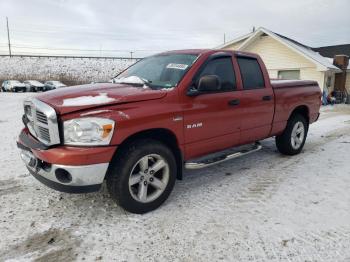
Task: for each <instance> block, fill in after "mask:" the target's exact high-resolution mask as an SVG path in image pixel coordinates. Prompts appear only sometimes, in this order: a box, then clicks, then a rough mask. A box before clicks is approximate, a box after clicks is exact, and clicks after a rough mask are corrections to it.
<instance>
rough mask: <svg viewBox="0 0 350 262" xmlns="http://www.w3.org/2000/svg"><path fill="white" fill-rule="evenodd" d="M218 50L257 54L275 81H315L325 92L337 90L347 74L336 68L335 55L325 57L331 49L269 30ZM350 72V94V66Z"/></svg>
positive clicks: (348, 85) (349, 83) (348, 84)
mask: <svg viewBox="0 0 350 262" xmlns="http://www.w3.org/2000/svg"><path fill="white" fill-rule="evenodd" d="M345 46H346V47H347V48H348V49H349V48H350V45H345ZM218 48H219V49H231V50H242V51H247V52H254V53H257V54H259V55H260V56H261V57H262V59H263V60H264V62H265V64H266V67H267V69H268V72H269V74H270V77H271V78H279V79H309V80H315V81H317V82H318V84H319V86H320V87H321V89H323V88H324V87H325V86H327V87H328V88H329V89H330V90H333V89H334V86H335V84H336V83H335V79H336V77H335V76H336V74H338V73H339V74H341V73H342V72H343V71H342V70H341V69H340V68H339V67H337V66H335V65H334V64H333V56H334V55H333V56H332V57H326V56H324V55H322V54H321V53H324V51H327V50H328V49H327V50H322V51H321V50H319V49H322V48H311V47H309V46H306V45H303V44H301V43H299V42H297V41H295V40H293V39H290V38H288V37H285V36H283V35H280V34H277V33H275V32H272V31H270V30H268V29H266V28H259V29H257V30H256V31H254V32H252V33H250V34H247V35H244V36H241V37H239V38H236V39H234V40H232V41H230V42H228V43H226V44H224V45H221V46H219V47H218ZM324 48H326V47H324ZM328 51H330V50H328ZM330 53H331V52H330ZM338 55H349V54H341V53H340V54H338ZM345 57H346V56H345ZM347 59H348V58H347ZM347 69H348V70H347V71H348V72H349V73H348V74H347V75H346V76H345V77H346V80H347V81H346V88H347V92H348V93H349V94H350V65H349V67H348V68H347ZM345 71H346V70H345ZM345 73H346V72H345ZM337 79H338V78H337Z"/></svg>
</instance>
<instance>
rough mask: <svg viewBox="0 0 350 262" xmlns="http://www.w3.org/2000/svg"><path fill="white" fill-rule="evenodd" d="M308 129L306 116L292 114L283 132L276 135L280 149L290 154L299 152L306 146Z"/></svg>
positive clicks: (281, 151)
mask: <svg viewBox="0 0 350 262" xmlns="http://www.w3.org/2000/svg"><path fill="white" fill-rule="evenodd" d="M308 130H309V123H308V121H307V120H306V119H305V117H304V116H302V115H300V114H295V115H292V116H291V118H290V119H289V120H288V123H287V126H286V128H285V130H284V131H283V133H282V134H281V135H279V136H276V146H277V149H278V151H279V152H280V153H282V154H284V155H290V156H292V155H296V154H299V153H300V152H301V150H302V149H303V147H304V144H305V140H306V136H307V132H308Z"/></svg>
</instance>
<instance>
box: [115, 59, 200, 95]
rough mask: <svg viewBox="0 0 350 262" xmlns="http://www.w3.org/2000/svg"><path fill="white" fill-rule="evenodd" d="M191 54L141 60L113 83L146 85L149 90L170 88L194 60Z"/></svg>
mask: <svg viewBox="0 0 350 262" xmlns="http://www.w3.org/2000/svg"><path fill="white" fill-rule="evenodd" d="M196 58H197V55H193V54H162V55H156V56H151V57H147V58H144V59H142V60H141V61H139V62H138V63H136V64H134V65H132V66H131V67H129V68H128V69H127V70H125V71H124V72H122V73H121V74H120V75H118V76H117V77H116V78H114V82H115V83H124V84H137V85H141V84H142V85H143V84H145V85H147V86H150V87H151V88H156V89H158V88H172V87H175V86H177V84H178V83H179V81H180V80H181V78H182V77H183V76H184V74H185V73H186V72H187V70H188V69H189V68H190V67H191V65H192V64H193V63H194V61H195V60H196Z"/></svg>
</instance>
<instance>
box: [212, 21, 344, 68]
mask: <svg viewBox="0 0 350 262" xmlns="http://www.w3.org/2000/svg"><path fill="white" fill-rule="evenodd" d="M263 34H267V35H269V36H270V37H272V38H274V39H275V40H277V41H279V42H280V43H282V44H284V45H286V46H287V47H289V48H290V49H292V50H294V51H295V52H297V53H299V54H300V55H302V56H304V57H305V58H306V59H308V60H310V61H311V62H313V63H315V64H316V65H317V66H318V67H320V69H323V70H327V69H332V70H335V71H340V69H339V68H338V67H336V66H335V65H333V63H332V62H331V61H330V60H329V59H327V57H324V56H322V55H320V54H319V53H318V52H316V51H314V50H313V49H312V48H311V47H309V46H306V45H304V44H301V43H299V42H297V41H295V40H293V39H291V38H288V37H286V36H283V35H281V34H277V33H275V32H272V31H270V30H268V29H266V28H263V27H260V28H259V29H257V30H256V31H255V32H253V33H251V34H248V35H245V36H244V37H240V38H236V39H234V40H232V41H230V42H228V43H226V44H224V45H222V46H220V47H218V48H226V47H228V46H230V45H232V44H234V43H236V42H239V41H241V40H243V39H245V38H246V40H245V41H244V42H243V43H242V44H241V45H240V46H239V48H238V49H239V50H244V48H245V47H246V46H248V45H249V44H250V43H252V42H253V41H254V40H255V39H257V38H258V37H259V36H261V35H263ZM237 39H238V40H237Z"/></svg>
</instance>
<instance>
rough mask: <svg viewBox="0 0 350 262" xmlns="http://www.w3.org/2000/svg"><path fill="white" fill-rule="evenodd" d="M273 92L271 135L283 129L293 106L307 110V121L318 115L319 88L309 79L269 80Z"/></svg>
mask: <svg viewBox="0 0 350 262" xmlns="http://www.w3.org/2000/svg"><path fill="white" fill-rule="evenodd" d="M271 87H272V89H273V92H274V94H275V114H274V118H273V125H272V130H271V135H278V134H280V133H281V132H283V130H284V129H285V127H286V125H287V121H288V118H289V116H290V115H291V112H292V111H293V110H294V109H295V108H298V107H300V108H302V109H304V110H306V111H307V113H308V116H309V119H308V120H309V123H310V124H311V123H313V122H314V121H316V120H317V118H318V116H319V108H320V105H321V89H320V87H319V86H318V83H317V82H316V81H311V80H271Z"/></svg>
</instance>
